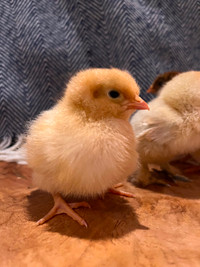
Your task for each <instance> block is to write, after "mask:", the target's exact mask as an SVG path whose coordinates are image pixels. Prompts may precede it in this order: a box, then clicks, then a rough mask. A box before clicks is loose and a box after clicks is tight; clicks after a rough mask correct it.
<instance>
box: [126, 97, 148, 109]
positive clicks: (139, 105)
mask: <svg viewBox="0 0 200 267" xmlns="http://www.w3.org/2000/svg"><path fill="white" fill-rule="evenodd" d="M126 109H148V110H149V106H148V104H147V103H146V102H145V101H144V100H143V99H142V98H141V97H137V99H136V100H135V101H133V102H129V103H127V104H126Z"/></svg>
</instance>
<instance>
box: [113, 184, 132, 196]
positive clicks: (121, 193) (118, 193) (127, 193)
mask: <svg viewBox="0 0 200 267" xmlns="http://www.w3.org/2000/svg"><path fill="white" fill-rule="evenodd" d="M119 186H121V185H119V184H118V185H117V187H119ZM115 188H116V186H115V187H114V188H109V189H108V193H112V194H115V195H119V196H124V197H134V195H133V194H132V193H129V192H125V191H122V190H118V189H115Z"/></svg>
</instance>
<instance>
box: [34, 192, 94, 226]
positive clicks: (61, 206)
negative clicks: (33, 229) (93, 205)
mask: <svg viewBox="0 0 200 267" xmlns="http://www.w3.org/2000/svg"><path fill="white" fill-rule="evenodd" d="M53 198H54V206H53V208H52V209H51V210H50V211H49V212H48V213H47V214H46V215H45V216H44V217H43V218H41V219H40V220H39V221H38V222H37V225H40V224H43V223H45V222H46V221H48V220H50V219H51V218H53V217H54V216H56V215H58V214H62V213H65V214H67V215H68V216H70V217H71V218H72V219H73V220H75V221H77V222H78V223H79V224H80V225H83V226H85V227H86V228H87V223H86V221H85V220H84V219H82V218H81V217H80V216H79V215H78V214H77V213H76V212H75V211H73V209H76V208H79V207H85V208H90V205H89V204H88V203H87V202H78V203H69V204H67V203H66V202H65V201H64V199H63V198H62V197H61V196H60V195H59V194H55V195H53Z"/></svg>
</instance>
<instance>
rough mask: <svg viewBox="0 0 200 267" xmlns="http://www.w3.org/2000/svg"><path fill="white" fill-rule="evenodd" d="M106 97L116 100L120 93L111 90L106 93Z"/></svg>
mask: <svg viewBox="0 0 200 267" xmlns="http://www.w3.org/2000/svg"><path fill="white" fill-rule="evenodd" d="M108 95H109V97H111V98H118V97H119V96H120V93H119V92H118V91H115V90H111V91H109V92H108Z"/></svg>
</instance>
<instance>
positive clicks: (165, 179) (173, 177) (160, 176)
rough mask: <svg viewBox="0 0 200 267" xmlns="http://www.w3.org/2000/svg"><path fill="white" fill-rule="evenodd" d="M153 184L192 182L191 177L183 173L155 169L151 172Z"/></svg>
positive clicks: (168, 184)
mask: <svg viewBox="0 0 200 267" xmlns="http://www.w3.org/2000/svg"><path fill="white" fill-rule="evenodd" d="M150 181H151V184H160V185H165V186H170V185H174V184H176V182H177V181H180V182H190V179H189V178H187V177H186V176H184V175H181V174H172V173H170V172H168V171H166V170H155V169H153V170H152V172H151V179H150Z"/></svg>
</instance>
